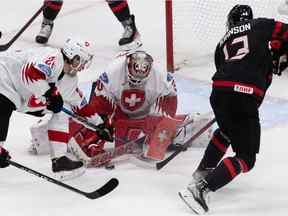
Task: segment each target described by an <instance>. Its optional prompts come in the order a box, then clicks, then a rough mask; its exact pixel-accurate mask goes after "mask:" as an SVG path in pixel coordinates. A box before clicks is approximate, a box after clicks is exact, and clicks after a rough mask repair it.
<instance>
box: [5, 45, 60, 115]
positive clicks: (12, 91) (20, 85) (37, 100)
mask: <svg viewBox="0 0 288 216" xmlns="http://www.w3.org/2000/svg"><path fill="white" fill-rule="evenodd" d="M63 66H64V59H63V56H62V53H61V51H60V50H59V49H55V48H50V47H41V48H33V49H29V50H25V51H9V52H4V53H2V54H1V55H0V72H1V76H0V93H1V94H3V95H5V96H7V97H8V98H9V99H10V100H11V101H12V102H13V103H14V104H15V106H16V108H17V110H21V109H23V107H31V109H32V110H33V109H34V107H37V106H41V105H42V108H43V106H44V103H45V102H44V101H42V100H41V96H42V95H44V93H45V92H46V91H47V90H48V89H49V88H50V86H49V83H55V84H56V86H57V82H58V77H59V75H60V74H61V72H62V70H63Z"/></svg>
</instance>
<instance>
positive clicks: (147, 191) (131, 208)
mask: <svg viewBox="0 0 288 216" xmlns="http://www.w3.org/2000/svg"><path fill="white" fill-rule="evenodd" d="M211 1H212V0H211ZM163 2H164V1H154V0H145V1H144V0H142V1H140V0H137V1H136V0H134V1H130V2H129V3H130V8H131V11H132V12H133V13H134V14H135V15H136V23H137V26H138V28H139V31H140V33H141V35H142V41H143V43H144V47H143V48H145V49H146V50H148V51H149V52H150V53H151V54H152V55H153V56H154V58H155V60H156V63H157V64H158V65H159V67H160V68H161V69H165V36H164V35H165V34H164V32H165V28H164V27H165V20H164V11H165V10H164V4H163ZM219 2H220V1H219ZM221 2H222V1H221ZM275 2H276V1H275ZM41 3H42V0H37V1H36V0H29V1H19V0H9V1H4V0H2V2H1V9H0V30H1V31H2V32H3V37H2V38H1V39H0V44H3V43H6V42H7V41H8V40H9V39H10V38H11V37H12V36H13V35H14V34H15V33H16V32H17V31H18V30H19V28H20V27H21V26H22V25H23V24H24V23H25V22H26V21H27V20H28V18H29V17H30V16H31V14H32V13H34V11H36V10H37V9H38V8H39V7H40V5H41ZM187 22H189V20H187ZM40 23H41V18H38V19H37V20H36V21H35V22H34V23H33V24H32V25H31V27H29V29H28V30H27V31H25V32H24V34H23V35H22V36H21V37H20V38H19V39H18V40H17V42H16V43H15V44H14V45H13V46H12V47H11V49H25V48H27V47H33V46H38V45H36V44H35V43H34V37H35V35H36V34H37V33H38V31H39V28H40ZM121 33H122V27H121V25H120V24H119V23H118V21H117V20H116V19H115V18H114V17H113V14H112V13H111V12H110V10H109V8H108V7H107V5H106V3H105V2H104V1H95V0H94V1H92V0H90V1H88V0H66V1H65V3H64V7H63V11H62V12H61V14H60V15H59V17H58V19H57V20H56V22H55V29H54V32H53V35H52V37H51V38H50V41H49V44H48V45H51V46H56V47H59V46H60V45H61V43H62V42H63V41H64V39H65V37H66V36H67V35H79V36H82V37H87V38H88V39H92V41H93V42H95V58H94V63H93V65H92V69H91V70H90V71H87V72H85V74H84V73H83V74H81V77H80V79H81V82H87V81H90V80H93V79H95V78H96V77H97V75H98V74H99V73H100V72H102V71H103V70H104V68H105V66H106V65H107V63H108V62H109V61H110V60H111V59H112V58H113V57H114V56H115V55H116V53H117V41H118V39H119V37H120V35H121ZM187 43H189V40H187ZM213 70H214V68H213V62H212V61H210V59H207V60H206V61H205V64H204V65H200V64H199V65H198V64H196V65H194V66H193V65H192V66H191V65H190V66H189V65H188V66H186V67H185V65H184V67H183V68H182V69H181V70H180V71H178V72H177V80H178V81H179V84H178V86H179V98H180V105H179V106H180V108H179V109H180V112H181V111H183V112H184V111H185V112H189V111H192V110H193V111H194V110H199V109H200V110H202V109H205V111H206V110H207V111H209V110H210V107H209V103H208V96H209V91H210V78H211V75H212V74H213ZM195 80H201V82H196V81H195ZM287 82H288V80H287V74H284V76H282V77H280V78H278V77H277V78H275V80H274V83H273V84H272V87H271V89H270V90H269V92H268V94H269V95H270V97H269V98H267V99H268V102H266V104H264V105H263V110H261V113H263V114H261V115H262V116H263V117H264V120H263V125H266V126H265V127H264V130H263V132H262V137H261V151H260V154H259V155H258V158H257V163H256V166H255V168H254V170H253V171H252V172H251V173H248V174H245V175H241V176H239V178H237V179H235V180H234V181H233V182H232V183H231V184H229V185H227V186H226V187H225V188H223V189H221V190H219V191H217V192H216V193H213V194H212V197H211V202H210V209H211V211H210V213H209V214H210V215H229V216H240V215H245V216H248V215H251V216H252V215H253V216H255V215H256V216H263V215H265V216H266V215H269V216H270V215H271V216H276V215H277V216H286V215H287V214H288V205H287V204H288V198H287V194H288V184H287V178H288V172H287V164H288V159H287V158H288V157H287V152H288V147H287V143H286V141H285V140H286V139H287V138H288V136H287V134H286V132H287V129H288V124H287V119H288V118H287V110H288V109H287V100H286V99H288V93H287ZM197 83H198V84H197ZM191 85H192V86H194V85H195V86H196V87H195V86H194V88H197V86H198V87H199V89H198V90H199V91H198V90H197V89H196V91H194V92H193V91H191V89H193V88H192V87H191ZM191 98H193V99H194V100H192V99H191ZM197 100H199V101H197ZM35 121H37V118H33V117H30V116H26V115H23V114H19V113H16V112H15V113H14V114H13V116H12V118H11V122H10V128H9V134H8V139H7V142H6V145H5V146H6V148H7V149H8V150H9V151H10V154H11V155H12V159H13V160H15V161H16V162H18V163H21V164H23V165H26V166H28V167H30V168H32V169H35V170H38V171H40V172H43V173H45V174H47V175H51V171H50V169H51V168H50V166H51V164H50V163H51V162H50V159H49V157H48V156H39V157H33V156H31V155H29V154H28V153H27V148H28V146H29V143H30V134H29V126H31V125H32V124H33V123H34V122H35ZM203 151H204V149H191V150H189V151H187V152H184V153H181V154H180V155H179V156H177V157H176V158H175V159H174V160H173V161H171V163H169V164H168V165H167V167H165V168H163V170H161V171H156V170H152V169H145V168H142V167H137V166H136V165H134V164H131V163H129V161H123V162H122V163H119V164H116V168H115V169H114V170H111V171H108V170H105V169H89V170H87V173H86V174H85V175H83V176H82V177H80V178H77V179H75V180H71V181H67V182H66V183H67V184H70V185H72V186H74V187H77V188H79V189H81V190H85V191H92V190H95V189H96V188H98V187H100V186H101V185H102V184H104V183H105V182H106V181H107V180H108V179H110V178H111V177H116V178H118V179H119V181H120V185H119V187H118V188H116V190H115V191H113V192H112V193H110V194H108V195H107V196H105V197H103V198H100V199H97V200H88V199H87V198H85V197H83V196H81V195H78V194H76V193H73V192H71V191H68V190H65V189H63V188H61V187H59V186H57V185H54V184H51V183H49V182H46V181H45V180H43V179H40V178H37V177H34V176H32V175H31V174H29V173H26V172H23V171H22V170H19V169H17V168H14V167H12V166H10V167H9V168H6V169H1V170H0V215H1V216H2V215H3V216H4V215H5V216H6V215H7V216H46V215H47V216H64V215H65V216H66V215H67V216H79V215H84V216H85V215H101V216H116V215H117V216H118V215H121V216H122V215H123V216H134V215H141V216H148V215H151V216H159V215H163V216H176V215H177V216H184V215H191V214H193V213H192V212H191V211H190V210H189V209H188V208H187V207H186V206H185V205H184V203H183V202H182V201H181V200H180V199H179V197H178V195H177V192H178V191H179V190H181V189H182V188H184V187H185V186H186V185H187V183H188V182H189V181H190V180H191V174H192V172H193V170H194V169H195V167H196V166H197V164H198V162H199V160H200V159H201V156H202V154H203Z"/></svg>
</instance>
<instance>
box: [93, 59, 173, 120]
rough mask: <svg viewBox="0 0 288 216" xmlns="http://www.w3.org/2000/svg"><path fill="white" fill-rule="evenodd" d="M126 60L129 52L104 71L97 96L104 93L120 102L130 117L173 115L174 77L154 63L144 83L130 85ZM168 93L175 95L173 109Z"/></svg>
mask: <svg viewBox="0 0 288 216" xmlns="http://www.w3.org/2000/svg"><path fill="white" fill-rule="evenodd" d="M126 61H127V59H126V56H122V57H118V58H117V59H116V60H114V62H112V64H110V65H109V67H108V68H107V69H106V70H105V72H104V73H102V74H101V76H100V78H99V81H98V85H97V87H96V89H95V95H96V97H97V96H103V97H104V98H106V99H107V100H108V101H111V102H112V103H115V104H117V106H119V107H120V109H121V111H122V112H123V113H125V114H126V115H127V116H128V117H129V118H141V117H145V116H147V115H151V114H152V115H153V114H156V115H158V114H160V115H165V114H167V115H174V114H175V112H176V107H177V93H176V87H175V82H174V78H173V77H172V76H171V75H170V74H167V73H166V72H165V71H160V70H159V71H157V70H155V68H154V67H152V68H151V71H150V75H149V78H148V80H147V82H146V83H145V85H142V86H137V87H131V86H130V85H129V83H128V80H127V70H128V68H127V62H126ZM165 97H166V98H167V97H170V99H171V98H173V100H174V107H173V111H170V110H169V109H170V108H171V106H170V108H169V106H166V105H167V104H165V102H167V100H165V99H166V98H165ZM171 113H172V114H171Z"/></svg>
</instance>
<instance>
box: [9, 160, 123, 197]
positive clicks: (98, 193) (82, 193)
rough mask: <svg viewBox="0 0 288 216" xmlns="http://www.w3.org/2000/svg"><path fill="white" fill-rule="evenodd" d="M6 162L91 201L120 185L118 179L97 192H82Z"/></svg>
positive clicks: (113, 179)
mask: <svg viewBox="0 0 288 216" xmlns="http://www.w3.org/2000/svg"><path fill="white" fill-rule="evenodd" d="M6 161H7V162H8V163H9V164H10V165H12V166H14V167H17V168H18V169H21V170H24V171H25V172H28V173H30V174H32V175H35V176H37V177H39V178H42V179H44V180H46V181H48V182H51V183H53V184H56V185H58V186H61V187H63V188H66V189H68V190H70V191H73V192H75V193H78V194H81V195H83V196H85V197H87V198H89V199H97V198H100V197H102V196H105V195H106V194H108V193H110V192H111V191H113V190H114V189H115V188H116V187H117V186H118V184H119V181H118V179H116V178H112V179H110V180H109V181H108V182H107V183H106V184H104V185H103V186H102V187H100V188H99V189H97V190H95V191H92V192H84V191H81V190H79V189H77V188H74V187H72V186H70V185H67V184H65V183H63V182H61V181H58V180H56V179H54V178H51V177H49V176H46V175H44V174H42V173H40V172H37V171H35V170H32V169H30V168H28V167H26V166H23V165H21V164H19V163H16V162H14V161H12V160H9V159H7V160H6Z"/></svg>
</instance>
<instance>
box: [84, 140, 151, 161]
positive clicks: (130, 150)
mask: <svg viewBox="0 0 288 216" xmlns="http://www.w3.org/2000/svg"><path fill="white" fill-rule="evenodd" d="M145 139H146V136H143V137H140V138H138V139H136V140H132V141H128V142H126V143H125V144H123V145H120V146H118V147H116V148H113V149H105V152H104V153H102V154H99V155H96V156H95V157H92V158H91V160H90V162H89V164H88V167H99V166H101V165H105V164H107V163H109V162H110V161H111V160H112V159H113V158H116V157H119V156H121V155H124V154H137V153H140V151H141V152H142V148H141V147H142V146H141V145H142V144H143V143H144V141H145Z"/></svg>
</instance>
